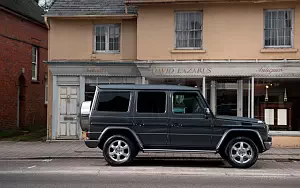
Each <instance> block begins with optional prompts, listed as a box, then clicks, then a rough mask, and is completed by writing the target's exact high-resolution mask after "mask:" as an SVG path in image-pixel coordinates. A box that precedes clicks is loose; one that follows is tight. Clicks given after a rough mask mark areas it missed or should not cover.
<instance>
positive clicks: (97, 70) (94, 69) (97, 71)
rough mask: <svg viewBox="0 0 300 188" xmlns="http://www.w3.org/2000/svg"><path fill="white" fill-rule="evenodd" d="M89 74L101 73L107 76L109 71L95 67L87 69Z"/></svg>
mask: <svg viewBox="0 0 300 188" xmlns="http://www.w3.org/2000/svg"><path fill="white" fill-rule="evenodd" d="M86 72H87V73H100V74H106V73H107V70H106V69H105V68H99V67H94V68H91V67H90V68H87V69H86Z"/></svg>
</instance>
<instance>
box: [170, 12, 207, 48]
mask: <svg viewBox="0 0 300 188" xmlns="http://www.w3.org/2000/svg"><path fill="white" fill-rule="evenodd" d="M175 35H176V41H175V47H176V48H202V12H201V11H195V12H176V13H175Z"/></svg>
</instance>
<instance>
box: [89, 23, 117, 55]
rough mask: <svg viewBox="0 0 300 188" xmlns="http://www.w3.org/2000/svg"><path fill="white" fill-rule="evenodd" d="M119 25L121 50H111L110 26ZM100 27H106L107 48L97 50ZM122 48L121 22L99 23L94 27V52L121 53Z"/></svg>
mask: <svg viewBox="0 0 300 188" xmlns="http://www.w3.org/2000/svg"><path fill="white" fill-rule="evenodd" d="M112 26H114V27H116V26H118V27H119V50H109V28H110V27H112ZM98 27H105V28H106V31H107V32H106V33H105V50H97V49H96V31H97V28H98ZM120 48H121V24H98V25H95V27H94V52H101V53H116V54H117V53H120Z"/></svg>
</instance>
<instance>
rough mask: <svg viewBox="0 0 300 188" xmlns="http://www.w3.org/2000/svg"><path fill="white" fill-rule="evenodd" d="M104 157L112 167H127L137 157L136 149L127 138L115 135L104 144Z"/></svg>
mask: <svg viewBox="0 0 300 188" xmlns="http://www.w3.org/2000/svg"><path fill="white" fill-rule="evenodd" d="M103 156H104V158H105V160H106V162H107V163H108V164H110V165H112V166H117V165H127V164H129V163H130V162H131V161H132V160H133V159H134V157H135V156H136V148H135V146H134V144H133V143H132V141H131V140H130V139H128V138H127V137H125V136H121V135H115V136H112V137H110V138H108V139H107V141H106V142H105V143H104V146H103Z"/></svg>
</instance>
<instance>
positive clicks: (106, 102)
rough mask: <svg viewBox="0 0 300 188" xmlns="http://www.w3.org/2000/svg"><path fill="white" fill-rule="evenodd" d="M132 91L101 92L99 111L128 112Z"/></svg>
mask: <svg viewBox="0 0 300 188" xmlns="http://www.w3.org/2000/svg"><path fill="white" fill-rule="evenodd" d="M129 100H130V92H101V93H100V95H99V104H98V111H109V112H127V111H128V106H129Z"/></svg>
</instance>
